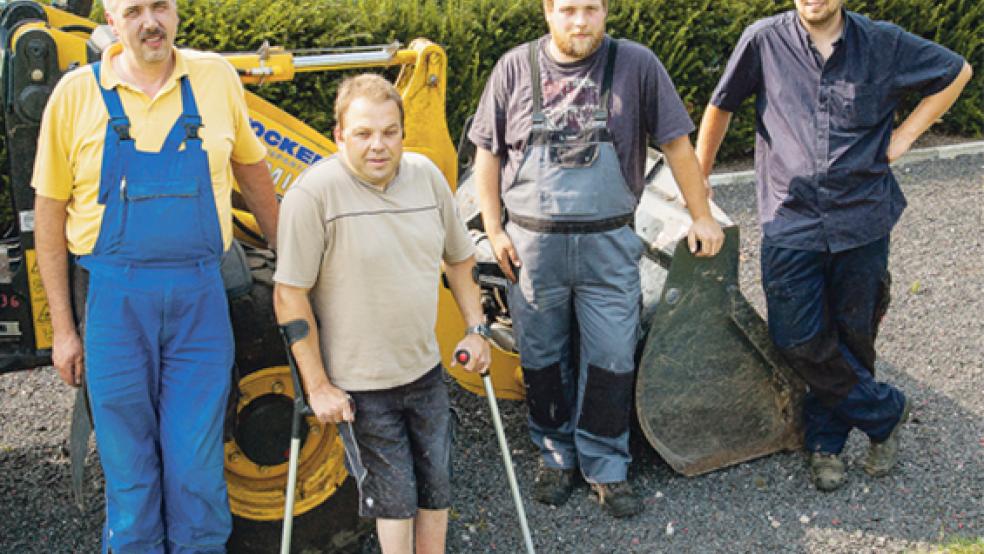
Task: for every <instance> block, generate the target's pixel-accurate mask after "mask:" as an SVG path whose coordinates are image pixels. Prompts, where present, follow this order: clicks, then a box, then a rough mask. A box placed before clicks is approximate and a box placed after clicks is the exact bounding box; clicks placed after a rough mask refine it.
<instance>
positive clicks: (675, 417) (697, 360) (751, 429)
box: [635, 160, 804, 476]
mask: <svg viewBox="0 0 984 554" xmlns="http://www.w3.org/2000/svg"><path fill="white" fill-rule="evenodd" d="M649 174H650V180H649V181H650V182H649V185H648V186H647V188H646V191H645V193H644V194H643V198H642V201H641V203H640V206H639V209H638V211H637V212H636V231H637V232H638V233H639V234H640V238H642V240H644V241H645V242H646V243H647V253H646V257H645V258H644V259H643V261H642V263H641V264H640V273H641V276H642V284H643V315H642V321H643V329H644V330H646V335H645V339H644V341H643V345H642V349H641V350H642V355H641V359H640V362H639V370H638V376H637V379H636V394H635V404H636V414H637V416H638V419H639V423H640V426H641V427H642V431H643V433H644V434H645V436H646V439H647V440H648V441H649V443H650V444H651V445H652V446H653V448H655V449H656V450H657V451H658V452H659V454H660V456H662V457H663V459H664V460H666V462H667V463H668V464H669V465H670V466H671V467H672V468H673V469H674V470H676V471H677V472H679V473H682V474H684V475H687V476H693V475H699V474H702V473H706V472H709V471H712V470H715V469H719V468H722V467H726V466H729V465H732V464H736V463H739V462H743V461H745V460H749V459H752V458H756V457H759V456H763V455H766V454H770V453H772V452H776V451H779V450H784V449H793V448H796V447H798V446H799V445H800V444H801V443H802V432H801V429H800V413H801V407H802V397H803V391H804V386H803V384H802V382H801V381H800V379H799V378H798V377H797V376H796V375H795V374H794V373H793V371H792V370H791V369H790V368H789V367H788V366H787V365H786V364H785V363H784V362H783V360H782V358H781V357H780V355H779V353H778V352H777V351H776V349H775V347H774V346H773V345H772V342H771V341H770V339H769V334H768V329H767V327H766V325H765V322H764V321H763V320H762V318H761V317H760V316H759V315H758V313H757V312H756V311H755V309H754V308H753V307H752V306H751V305H750V304H749V303H748V301H747V300H746V299H745V297H744V296H743V295H742V293H741V291H740V288H739V283H738V262H739V246H740V240H739V232H738V231H739V230H738V227H737V226H735V225H734V224H733V223H732V222H731V221H730V220H729V219H728V218H727V216H726V215H725V214H724V213H723V212H721V211H720V210H719V209H718V208H717V207H716V206H712V208H713V211H714V216H715V218H716V219H718V221H719V222H720V223H721V224H722V227H723V228H724V231H725V243H724V247H723V248H722V250H721V252H720V253H719V254H718V255H717V256H715V257H713V258H698V257H696V256H694V255H693V254H691V253H690V250H689V248H688V245H687V240H686V232H687V229H688V228H689V226H690V222H691V220H690V216H689V214H688V213H687V211H686V209H685V207H684V205H683V203H682V199H681V198H680V195H679V192H678V191H677V189H676V185H675V183H674V182H673V179H672V176H670V172H669V171H666V170H665V169H664V168H662V167H661V163H660V161H659V160H656V161H655V162H654V164H653V168H652V169H651V170H650V172H649Z"/></svg>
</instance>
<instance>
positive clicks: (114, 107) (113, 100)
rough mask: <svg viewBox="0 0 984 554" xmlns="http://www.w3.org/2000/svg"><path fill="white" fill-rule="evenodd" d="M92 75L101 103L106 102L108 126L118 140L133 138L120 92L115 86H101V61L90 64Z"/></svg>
mask: <svg viewBox="0 0 984 554" xmlns="http://www.w3.org/2000/svg"><path fill="white" fill-rule="evenodd" d="M92 75H93V76H94V77H95V79H96V86H97V87H99V92H100V93H101V94H102V98H103V103H104V104H106V111H108V112H109V126H110V128H112V129H113V131H115V132H116V135H117V136H118V137H119V138H120V140H133V137H131V136H130V118H128V117H127V116H126V112H125V111H123V102H122V101H120V94H119V92H117V91H116V88H115V87H113V88H111V89H108V90H107V89H105V88H103V86H102V78H101V77H102V62H96V63H94V64H92Z"/></svg>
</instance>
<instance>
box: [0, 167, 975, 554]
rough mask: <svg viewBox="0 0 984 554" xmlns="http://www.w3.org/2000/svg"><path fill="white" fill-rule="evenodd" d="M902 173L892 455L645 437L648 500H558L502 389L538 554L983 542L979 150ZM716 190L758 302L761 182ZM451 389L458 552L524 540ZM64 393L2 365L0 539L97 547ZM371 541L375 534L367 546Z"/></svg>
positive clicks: (483, 442) (885, 352) (4, 545)
mask: <svg viewBox="0 0 984 554" xmlns="http://www.w3.org/2000/svg"><path fill="white" fill-rule="evenodd" d="M897 173H898V176H899V179H900V181H901V182H902V185H903V189H904V190H905V193H906V195H907V197H908V199H909V208H908V210H907V211H906V213H905V215H904V216H903V218H902V222H901V224H900V226H899V227H898V228H897V229H896V232H895V233H894V235H893V236H894V240H893V242H892V257H891V269H892V272H893V278H894V281H893V285H892V296H893V305H892V308H891V309H890V311H889V313H888V316H887V317H886V319H885V321H884V323H883V325H882V332H881V335H880V336H879V352H880V354H881V358H880V360H879V362H878V371H879V372H880V376H881V377H882V378H884V379H887V380H889V381H891V382H893V383H896V384H898V385H900V386H901V387H902V388H903V389H904V390H905V391H906V392H907V393H908V394H909V395H910V396H911V398H912V399H913V400H914V407H915V409H914V412H913V419H912V422H911V423H910V424H909V425H907V426H906V427H904V429H903V431H902V433H901V438H902V444H903V456H902V461H901V463H900V467H898V468H897V469H896V470H895V471H894V472H893V473H892V474H891V475H889V476H887V477H884V478H881V479H872V478H869V477H867V476H866V475H865V474H864V473H863V472H862V471H861V470H860V467H859V462H860V459H861V458H862V457H863V455H864V451H865V448H866V446H867V440H866V439H864V437H862V436H860V435H859V434H857V433H855V435H852V439H851V440H850V442H849V443H848V447H847V449H846V456H847V458H848V459H849V461H850V462H851V463H850V465H849V482H848V484H847V485H846V486H845V487H843V488H842V489H840V490H838V491H836V492H833V493H829V494H823V493H818V492H817V491H815V490H814V489H813V488H812V486H811V485H809V484H808V482H807V477H806V469H805V464H804V458H803V455H802V454H800V453H782V454H777V455H773V456H770V457H767V458H764V459H760V460H756V461H753V462H749V463H745V464H741V465H739V466H736V467H732V468H728V469H725V470H721V471H717V472H714V473H711V474H709V475H705V476H702V477H696V478H685V477H682V476H679V475H677V474H675V473H674V472H673V471H672V470H671V469H670V468H669V467H668V466H667V465H666V464H665V463H663V462H662V461H661V460H660V459H659V457H658V456H656V455H655V454H654V453H653V452H652V451H651V450H650V449H649V448H648V447H647V446H645V445H644V444H643V443H639V444H637V445H636V448H635V457H636V459H635V462H634V464H633V466H632V470H631V473H630V475H631V477H632V479H634V481H635V484H636V487H637V489H638V491H639V492H641V493H642V494H643V495H644V497H645V503H646V505H647V510H646V512H645V513H644V514H642V515H640V516H637V517H635V518H633V519H630V520H627V521H617V520H613V519H611V518H609V517H608V516H606V515H604V514H603V513H601V512H600V510H599V509H598V506H597V504H596V503H595V502H594V500H593V499H592V498H591V496H590V495H589V493H588V490H587V487H586V486H585V485H583V484H582V485H581V486H579V487H578V489H577V490H575V493H574V495H573V497H572V498H571V500H570V501H569V502H568V503H567V504H566V505H565V506H563V507H561V508H552V507H547V506H543V505H540V504H536V503H533V502H530V501H529V492H530V487H531V484H532V480H533V471H534V468H535V465H536V460H535V455H534V452H533V450H532V448H531V444H530V442H529V440H528V439H527V438H526V434H525V429H524V425H525V424H524V421H525V417H526V409H525V407H524V405H523V404H521V403H514V402H501V403H500V408H501V410H502V413H503V417H504V420H505V425H506V427H507V434H508V436H509V440H510V444H511V445H512V448H513V457H514V460H515V461H516V464H517V475H518V478H519V481H520V486H521V488H522V489H523V492H524V495H525V496H526V498H527V513H528V515H529V518H530V526H531V528H532V529H533V534H534V542H535V543H536V546H537V550H538V552H557V553H567V552H578V553H594V552H674V553H677V552H817V553H819V552H823V553H828V552H833V553H835V552H845V553H847V552H850V553H856V552H901V551H912V550H917V551H918V550H920V549H925V548H928V547H929V546H930V545H931V544H938V543H940V542H947V541H949V540H951V539H953V538H955V537H958V536H962V537H984V500H982V499H984V301H982V298H981V297H982V294H984V238H982V233H984V156H982V155H975V156H962V157H960V158H957V159H956V160H950V161H940V162H928V163H923V164H919V165H915V166H911V167H908V168H905V169H902V170H899V171H898V172H897ZM715 194H716V199H717V201H718V203H719V204H720V205H721V206H722V207H723V208H724V209H725V211H727V212H728V213H729V214H730V215H731V216H732V217H733V218H734V219H735V220H736V221H737V222H738V223H739V224H740V225H741V228H742V231H743V233H744V238H743V241H742V253H743V256H742V259H743V262H742V268H741V277H742V285H743V287H744V291H745V294H746V295H747V296H748V297H749V299H750V300H751V301H752V303H753V304H754V305H755V306H756V307H757V308H758V309H759V310H760V311H762V310H763V308H764V301H763V297H762V292H761V288H760V282H759V271H758V245H759V235H758V231H757V229H756V224H755V215H754V198H753V191H752V188H751V186H750V185H731V186H728V187H726V188H719V189H717V190H716V192H715ZM453 390H454V392H453V400H454V402H455V403H456V405H457V407H458V409H459V410H460V413H461V415H462V421H461V425H460V426H459V428H458V439H457V448H456V451H455V461H454V464H455V467H454V472H455V473H454V486H455V491H456V497H455V506H454V508H453V511H452V514H451V520H452V521H451V525H450V529H449V535H448V551H449V552H509V553H513V552H521V551H522V541H521V539H520V537H519V531H518V525H517V523H516V520H515V516H514V512H513V509H512V501H511V499H510V497H509V492H508V487H507V485H506V482H505V477H504V472H503V469H502V466H501V461H500V457H499V452H498V447H497V444H496V441H495V436H494V433H493V430H492V425H491V422H490V420H489V417H488V408H487V405H486V403H485V399H484V398H479V397H476V396H473V395H471V394H469V393H466V392H463V391H461V389H458V388H457V387H453ZM72 400H73V393H72V392H71V391H69V390H68V389H67V388H66V387H64V386H62V385H61V384H60V382H59V381H58V380H57V378H56V376H55V375H54V372H53V371H51V370H41V371H34V372H20V373H17V374H11V375H5V376H3V377H0V552H3V553H7V552H10V553H18V554H19V553H25V552H46V553H47V552H96V551H97V550H98V544H99V543H98V541H99V529H100V525H101V521H102V500H101V498H100V495H101V486H100V484H101V481H100V479H101V475H100V473H99V471H98V468H92V467H90V470H89V475H90V483H89V485H88V498H87V506H88V508H87V510H86V511H85V513H80V512H79V511H78V509H77V508H75V506H74V505H73V504H72V502H71V493H70V489H69V479H68V463H69V462H68V457H67V455H66V452H65V450H64V445H65V442H66V436H67V432H68V420H69V414H70V409H71V404H72ZM638 442H639V441H637V443H638ZM377 550H378V546H377V544H376V543H375V540H374V539H373V538H370V539H369V540H368V541H367V542H366V544H365V546H364V547H363V551H364V552H376V551H377Z"/></svg>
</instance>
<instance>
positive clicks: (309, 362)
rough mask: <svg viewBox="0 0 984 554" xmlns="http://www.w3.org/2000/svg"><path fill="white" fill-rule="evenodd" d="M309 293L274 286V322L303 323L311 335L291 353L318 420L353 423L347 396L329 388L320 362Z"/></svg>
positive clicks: (298, 343) (281, 284)
mask: <svg viewBox="0 0 984 554" xmlns="http://www.w3.org/2000/svg"><path fill="white" fill-rule="evenodd" d="M308 290H309V289H303V288H299V287H292V286H290V285H284V284H283V283H276V284H275V285H274V288H273V308H274V311H276V313H277V322H278V323H281V324H284V323H287V322H290V321H294V320H298V319H300V320H304V321H306V322H307V324H308V328H309V329H310V332H308V335H307V336H306V337H304V338H303V339H301V340H299V341H297V342H296V343H294V346H293V348H292V349H291V350H292V351H293V353H294V359H295V361H296V362H297V370H298V372H299V373H300V374H301V380H302V381H303V382H304V389H305V390H306V391H307V395H308V402H309V404H310V405H311V409H312V410H314V413H315V415H316V416H317V417H318V419H319V420H321V421H322V422H325V423H338V422H340V421H354V420H355V414H354V413H353V411H352V406H351V404H350V402H349V396H348V394H347V393H346V392H345V391H343V390H342V389H339V388H338V387H336V386H334V385H332V384H331V381H329V380H328V374H327V373H326V372H325V366H324V363H323V362H322V358H321V346H320V340H319V338H318V326H317V324H315V321H314V312H313V311H312V310H311V301H310V300H309V299H308Z"/></svg>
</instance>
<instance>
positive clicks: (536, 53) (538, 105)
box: [527, 39, 547, 129]
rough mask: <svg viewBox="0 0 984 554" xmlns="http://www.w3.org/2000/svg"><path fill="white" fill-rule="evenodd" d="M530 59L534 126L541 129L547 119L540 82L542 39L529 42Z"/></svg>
mask: <svg viewBox="0 0 984 554" xmlns="http://www.w3.org/2000/svg"><path fill="white" fill-rule="evenodd" d="M527 48H528V50H529V61H530V84H531V87H530V93H531V95H532V97H533V128H534V129H540V128H542V127H543V124H544V122H545V121H546V120H547V119H546V116H545V115H543V84H542V83H541V82H540V40H539V39H536V40H531V41H530V42H528V43H527Z"/></svg>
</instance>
